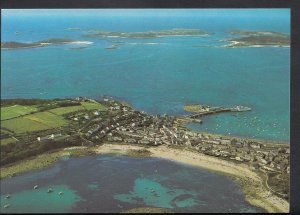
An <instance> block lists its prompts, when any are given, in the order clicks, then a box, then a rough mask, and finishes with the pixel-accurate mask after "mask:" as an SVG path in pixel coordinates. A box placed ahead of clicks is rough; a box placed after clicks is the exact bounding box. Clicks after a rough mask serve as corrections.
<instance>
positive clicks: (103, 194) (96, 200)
mask: <svg viewBox="0 0 300 215" xmlns="http://www.w3.org/2000/svg"><path fill="white" fill-rule="evenodd" d="M35 185H38V188H37V189H34V186H35ZM49 189H52V192H48V190H49ZM7 195H9V198H6V196H7ZM244 198H245V197H244V194H243V193H242V192H241V190H240V188H239V186H238V185H237V184H236V183H234V182H233V181H232V180H231V179H229V178H228V177H227V176H221V175H217V174H214V173H212V172H210V171H207V170H203V169H199V168H195V167H191V166H188V165H183V164H180V163H176V162H172V161H168V160H164V159H160V158H132V157H128V156H123V155H98V156H92V157H82V158H65V159H63V160H61V161H59V162H58V163H56V164H55V165H53V166H51V167H49V168H47V169H44V170H36V171H31V172H28V173H25V174H22V175H19V176H16V177H14V178H8V179H4V180H1V202H0V205H1V209H0V211H1V212H3V213H4V212H5V213H38V212H43V213H72V212H73V213H85V212H89V213H95V212H102V213H119V212H124V211H126V210H128V209H132V208H141V207H148V208H149V207H150V208H153V207H154V208H166V209H169V210H170V211H172V212H175V213H183V212H186V213H187V212H189V213H191V212H212V213H224V212H232V213H257V212H265V211H264V210H263V209H260V208H256V207H254V206H251V205H249V203H247V202H246V201H245V200H244ZM8 204H9V205H10V207H8V208H5V209H4V208H3V207H4V205H8Z"/></svg>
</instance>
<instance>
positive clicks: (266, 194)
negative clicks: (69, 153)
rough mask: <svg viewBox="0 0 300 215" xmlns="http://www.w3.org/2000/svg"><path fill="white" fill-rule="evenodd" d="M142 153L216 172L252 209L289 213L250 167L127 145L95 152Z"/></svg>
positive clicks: (162, 148)
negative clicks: (233, 184)
mask: <svg viewBox="0 0 300 215" xmlns="http://www.w3.org/2000/svg"><path fill="white" fill-rule="evenodd" d="M141 149H146V150H148V151H150V152H151V155H150V157H157V158H162V159H167V160H170V161H173V162H178V163H182V164H187V165H191V166H195V167H199V168H203V169H206V170H209V171H213V172H216V173H217V174H222V175H227V176H228V177H230V178H231V179H232V180H234V181H235V182H236V183H238V185H239V186H240V188H241V190H242V191H243V193H244V195H245V200H246V201H247V202H248V203H250V204H251V205H253V206H256V207H259V208H263V209H265V210H266V211H267V212H269V213H274V212H275V213H276V212H289V203H288V202H287V201H286V200H284V199H281V198H279V197H277V196H275V195H274V194H272V193H271V191H269V190H267V188H266V187H264V185H263V184H264V182H263V179H262V178H261V177H260V176H259V175H258V174H257V173H256V172H253V171H252V170H251V169H250V168H249V167H248V166H247V165H243V164H236V163H233V162H229V161H225V160H221V159H218V158H215V157H212V156H207V155H204V154H199V153H196V152H192V151H188V150H181V149H174V148H170V147H167V146H164V145H162V146H157V147H143V146H134V145H125V144H124V145H123V144H104V145H101V146H98V147H97V148H96V149H95V152H96V153H97V154H109V153H118V154H127V151H128V150H141ZM249 185H250V186H249Z"/></svg>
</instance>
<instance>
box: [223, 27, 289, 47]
mask: <svg viewBox="0 0 300 215" xmlns="http://www.w3.org/2000/svg"><path fill="white" fill-rule="evenodd" d="M229 33H230V34H231V35H237V36H240V37H239V38H232V39H229V40H228V42H230V44H229V45H225V46H224V47H227V48H246V47H265V46H271V47H289V46H290V36H289V35H287V34H283V33H279V32H271V31H246V30H237V31H231V32H229Z"/></svg>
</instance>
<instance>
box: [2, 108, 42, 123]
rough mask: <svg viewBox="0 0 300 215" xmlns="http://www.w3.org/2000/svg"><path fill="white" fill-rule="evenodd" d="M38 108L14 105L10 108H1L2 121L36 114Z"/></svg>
mask: <svg viewBox="0 0 300 215" xmlns="http://www.w3.org/2000/svg"><path fill="white" fill-rule="evenodd" d="M36 111H37V108H36V107H34V106H23V105H14V106H10V107H2V108H1V120H6V119H11V118H14V117H18V116H22V115H25V114H29V113H32V112H36Z"/></svg>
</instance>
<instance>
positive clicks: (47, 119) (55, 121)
mask: <svg viewBox="0 0 300 215" xmlns="http://www.w3.org/2000/svg"><path fill="white" fill-rule="evenodd" d="M25 118H27V119H30V120H31V121H35V122H38V123H41V124H43V125H47V126H49V127H52V128H56V127H60V126H63V125H66V124H68V122H67V121H66V120H64V119H63V118H62V117H60V116H57V115H55V114H53V113H50V112H39V113H35V114H30V115H27V116H25Z"/></svg>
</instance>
